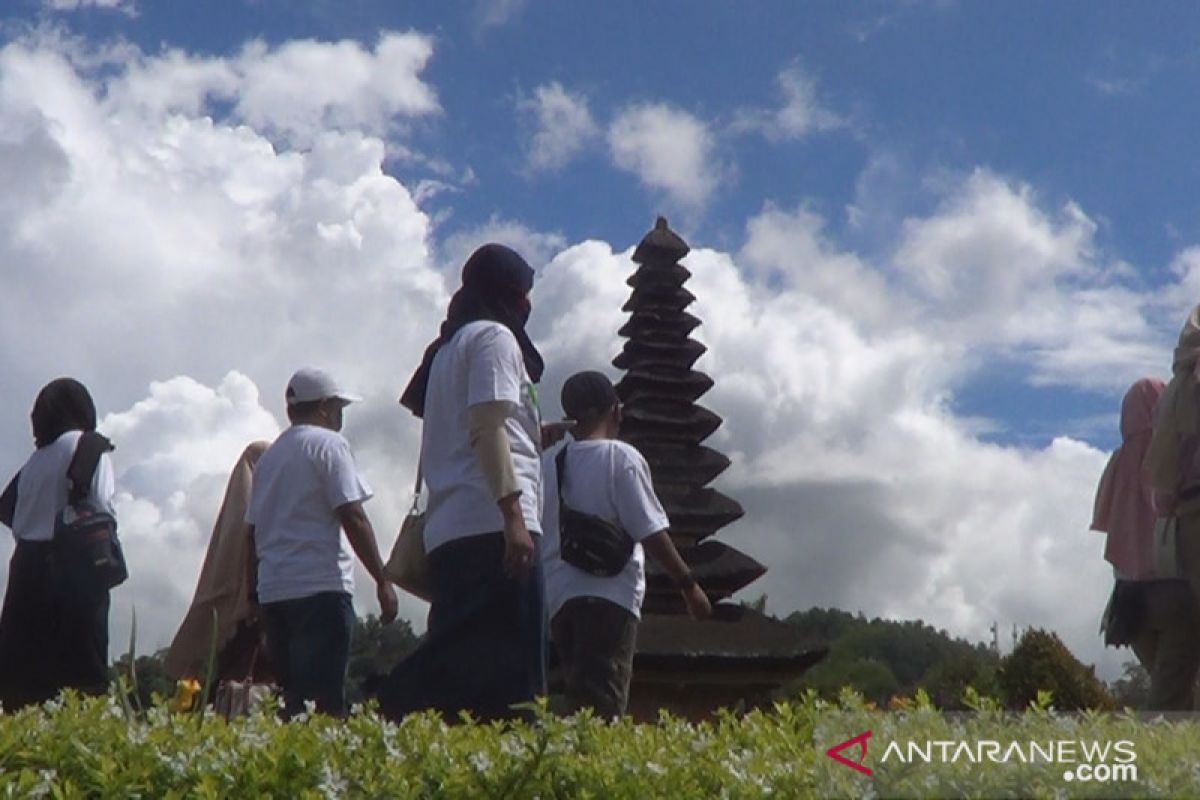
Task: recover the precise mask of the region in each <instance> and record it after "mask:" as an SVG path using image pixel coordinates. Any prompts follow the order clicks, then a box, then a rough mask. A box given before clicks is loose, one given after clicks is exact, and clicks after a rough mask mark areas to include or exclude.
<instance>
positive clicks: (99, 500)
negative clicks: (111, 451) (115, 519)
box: [88, 453, 117, 514]
mask: <svg viewBox="0 0 1200 800" xmlns="http://www.w3.org/2000/svg"><path fill="white" fill-rule="evenodd" d="M116 493H117V484H116V477H115V475H114V472H113V465H112V459H111V458H110V457H109V455H108V453H101V454H100V461H99V463H97V464H96V474H95V475H93V476H92V490H91V496H90V497H89V498H88V499H89V500H90V501H91V502H92V503H93V504H94V505H95V506H96V507H97V508H103V509H107V510H108V512H109V513H110V514H111V513H113V495H115V494H116Z"/></svg>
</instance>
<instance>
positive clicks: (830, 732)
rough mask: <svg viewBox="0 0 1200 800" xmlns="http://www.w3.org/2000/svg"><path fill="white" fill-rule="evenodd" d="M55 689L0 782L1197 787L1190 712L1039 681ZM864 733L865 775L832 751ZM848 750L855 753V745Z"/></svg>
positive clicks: (747, 793) (609, 791)
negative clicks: (188, 693) (465, 709)
mask: <svg viewBox="0 0 1200 800" xmlns="http://www.w3.org/2000/svg"><path fill="white" fill-rule="evenodd" d="M118 697H119V695H117V694H116V693H114V695H113V696H112V697H107V698H86V699H84V698H80V697H78V696H75V695H73V694H69V693H68V694H66V695H64V696H63V697H62V698H61V699H59V700H56V701H53V702H51V703H48V704H46V705H45V706H43V707H40V708H31V709H26V710H24V711H22V712H20V713H16V714H0V797H5V796H7V797H99V798H130V797H146V798H150V797H153V798H158V797H189V798H191V797H199V798H221V800H236V799H238V798H245V797H278V798H293V797H295V798H308V797H311V798H319V797H354V798H357V797H368V798H371V797H378V798H384V797H388V798H393V797H395V798H405V797H427V798H460V797H462V798H476V797H480V798H501V797H508V798H653V797H663V798H693V797H695V798H709V797H717V798H720V797H725V798H766V797H772V798H803V797H829V796H834V797H863V796H876V797H891V796H897V797H1135V796H1136V797H1144V796H1153V797H1175V796H1196V795H1197V794H1200V722H1197V721H1196V720H1195V719H1193V718H1186V719H1176V720H1164V719H1162V718H1152V719H1144V718H1139V717H1137V716H1135V715H1132V714H1126V713H1120V714H1101V713H1097V712H1089V713H1086V714H1083V715H1064V714H1060V713H1058V712H1055V711H1053V710H1052V709H1051V698H1050V697H1049V695H1048V694H1046V693H1043V694H1042V695H1041V696H1040V697H1039V698H1038V699H1037V700H1036V701H1035V702H1034V703H1033V704H1032V705H1031V707H1030V709H1029V710H1027V711H1025V712H1024V713H1021V714H1008V713H1006V712H1004V711H1003V710H1002V709H1001V708H1000V707H999V705H998V704H997V703H996V702H995V701H990V700H987V699H983V698H980V697H979V696H978V695H977V694H974V693H973V692H972V691H971V690H968V691H967V695H966V698H965V699H966V702H967V704H968V705H970V706H972V707H973V708H974V711H973V712H972V713H970V714H967V715H958V716H955V715H945V714H942V713H940V712H938V711H937V710H936V709H934V708H933V707H932V705H931V704H930V703H929V702H928V700H927V698H925V697H924V696H920V695H919V696H918V697H917V698H916V699H915V700H914V701H910V702H906V703H900V704H899V708H897V709H895V710H891V711H879V710H876V709H874V708H873V707H872V706H871V705H870V704H867V703H864V702H863V701H862V699H861V698H860V697H859V696H857V695H855V694H852V693H850V692H847V693H845V694H843V696H842V697H841V698H840V699H839V700H838V701H837V702H836V703H830V702H827V701H823V700H820V699H818V698H817V697H816V696H815V694H814V693H810V694H809V695H807V696H805V697H803V698H801V699H800V700H798V701H797V702H794V703H781V704H779V705H776V706H775V707H774V708H772V709H770V710H768V711H756V712H752V713H749V714H746V715H744V716H740V717H739V716H734V715H732V714H729V715H724V716H721V717H719V718H718V719H716V720H715V721H713V722H711V723H704V724H691V723H687V722H684V721H681V720H678V719H674V718H671V717H668V716H665V715H664V716H663V717H662V718H661V719H660V720H659V721H658V723H657V724H654V725H637V724H633V723H631V722H621V723H618V724H614V725H610V724H607V723H605V722H602V721H599V720H596V719H594V718H592V717H590V716H588V715H580V716H577V717H574V718H567V719H562V718H558V717H555V716H552V715H550V714H548V713H546V712H545V710H544V709H539V711H538V712H537V713H538V721H537V722H536V723H535V724H532V725H526V724H519V723H514V724H509V725H502V724H493V725H480V724H473V723H468V724H459V725H454V726H446V725H444V724H442V723H441V722H440V721H438V720H436V719H435V718H434V717H432V716H431V715H417V716H412V717H410V718H408V719H406V720H405V721H404V722H403V723H402V724H393V723H390V722H387V721H384V720H382V719H380V718H379V717H378V716H377V715H375V714H374V713H373V712H372V711H371V710H370V709H367V710H361V709H360V710H357V711H356V713H354V714H353V715H352V716H351V718H350V719H348V720H346V721H337V720H331V719H328V718H324V717H320V716H315V717H313V718H310V719H302V720H300V721H296V722H293V723H290V724H282V723H280V722H279V721H278V720H277V719H276V717H275V715H274V713H273V711H274V709H272V708H265V709H263V710H260V711H259V712H258V713H256V714H254V715H252V716H250V717H246V718H242V719H238V720H236V721H234V722H232V723H226V722H225V721H224V720H222V719H220V718H218V717H214V716H213V715H212V714H197V713H180V712H172V711H170V710H169V707H168V704H165V703H158V704H157V705H155V706H154V707H153V708H150V709H149V710H146V711H133V710H132V709H130V708H129V707H128V706H125V705H124V704H122V703H121V702H120V701H119V699H117V698H118ZM861 730H872V731H873V737H872V738H871V740H870V750H869V753H868V755H867V757H866V759H865V760H864V761H863V764H864V765H865V766H869V767H871V768H872V769H873V770H874V774H873V775H872V776H870V777H868V776H865V775H862V774H860V773H859V772H857V771H855V770H853V769H851V768H849V767H846V766H844V765H842V764H838V763H836V762H834V761H833V760H832V759H830V758H828V757H826V755H825V751H826V750H827V749H829V748H830V747H832V746H834V745H836V744H838V743H839V742H840V741H843V740H845V739H849V738H851V737H852V736H855V735H857V734H859V733H860V731H861ZM910 739H938V740H944V739H968V740H978V739H998V740H1002V741H1008V740H1012V741H1050V740H1052V739H1100V740H1128V741H1130V742H1132V743H1133V744H1134V746H1135V747H1136V752H1137V761H1136V766H1137V772H1138V774H1137V777H1136V779H1133V780H1130V779H1125V781H1124V782H1121V783H1106V784H1102V783H1097V782H1092V783H1080V782H1074V783H1071V782H1068V781H1067V780H1066V779H1064V767H1063V766H1062V765H1051V766H1047V765H1040V766H1039V765H1031V766H1028V767H1026V766H1024V765H1015V764H1006V765H996V764H990V765H982V766H981V765H978V764H974V765H973V764H970V763H955V764H949V765H945V764H943V765H938V766H928V765H915V764H896V763H883V761H882V758H881V757H882V755H883V753H884V748H885V747H886V746H887V744H888V743H889V742H891V741H895V742H900V741H904V740H910ZM853 757H855V758H856V757H857V756H853Z"/></svg>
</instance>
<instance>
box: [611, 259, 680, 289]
mask: <svg viewBox="0 0 1200 800" xmlns="http://www.w3.org/2000/svg"><path fill="white" fill-rule="evenodd" d="M690 277H692V273H691V270H689V269H688V268H687V267H685V266H683V265H682V264H666V265H663V266H658V265H654V266H646V267H644V268H642V269H639V270H638V271H637V272H635V273H633V274H632V275H630V276H629V277H628V278H626V279H625V285H626V286H629V287H631V288H633V289H638V288H648V287H652V286H667V287H673V288H678V287H680V286H683V284H684V283H686V282H687V279H688V278H690Z"/></svg>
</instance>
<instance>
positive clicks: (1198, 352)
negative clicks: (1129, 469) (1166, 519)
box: [1146, 305, 1200, 492]
mask: <svg viewBox="0 0 1200 800" xmlns="http://www.w3.org/2000/svg"><path fill="white" fill-rule="evenodd" d="M1198 364H1200V305H1198V306H1196V307H1195V308H1193V309H1192V313H1191V314H1189V315H1188V318H1187V321H1186V322H1184V323H1183V330H1182V331H1180V332H1179V344H1178V346H1176V348H1175V355H1174V358H1173V359H1172V362H1171V373H1172V374H1171V382H1170V383H1168V384H1167V388H1166V389H1165V390H1164V391H1163V395H1162V398H1161V399H1160V400H1159V401H1158V412H1157V414H1156V416H1155V421H1154V436H1153V437H1152V438H1151V439H1150V449H1149V450H1148V451H1147V453H1146V466H1147V468H1148V469H1149V470H1150V481H1151V483H1152V484H1153V485H1154V488H1156V489H1160V490H1162V491H1164V492H1175V491H1177V490H1178V489H1179V478H1180V474H1181V472H1180V464H1179V445H1180V443H1181V440H1182V439H1183V438H1184V437H1186V436H1194V435H1195V434H1196V433H1197V430H1198V425H1197V423H1198V422H1200V408H1198V407H1197V406H1198V403H1200V394H1198V393H1197V380H1196V379H1197V375H1196V371H1197V365H1198Z"/></svg>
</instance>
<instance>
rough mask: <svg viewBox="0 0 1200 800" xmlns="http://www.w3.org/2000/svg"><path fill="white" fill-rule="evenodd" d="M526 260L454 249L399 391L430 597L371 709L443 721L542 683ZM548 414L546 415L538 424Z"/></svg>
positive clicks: (537, 471)
mask: <svg viewBox="0 0 1200 800" xmlns="http://www.w3.org/2000/svg"><path fill="white" fill-rule="evenodd" d="M533 276H534V273H533V270H532V269H531V268H530V267H529V265H528V264H527V263H525V259H523V258H521V256H520V255H518V254H517V253H516V252H514V251H513V250H511V249H510V248H508V247H505V246H503V245H499V244H488V245H484V246H483V247H481V248H479V249H478V250H476V251H475V252H474V253H472V254H471V257H470V258H468V259H467V262H466V264H465V265H464V266H463V270H462V285H461V287H460V288H459V289H458V291H457V292H456V293H455V294H454V296H453V298H452V299H451V300H450V306H449V308H448V309H447V312H446V319H445V321H444V322H443V323H442V325H441V328H440V330H439V332H438V337H437V338H436V339H435V340H434V341H433V342H432V343H430V345H429V347H428V348H426V350H425V355H424V357H423V359H422V360H421V364H420V366H419V367H418V368H417V371H416V374H414V375H413V377H412V379H411V380H410V381H409V384H408V387H407V388H406V389H405V390H404V394H403V395H402V397H401V398H400V402H401V404H402V405H404V406H405V407H406V408H408V409H409V410H411V411H412V412H413V413H414V414H416V415H417V416H418V417H420V418H422V420H424V424H423V426H422V433H421V466H422V468H423V474H424V477H425V484H426V486H427V487H428V498H429V502H428V507H427V510H426V514H425V529H424V544H425V549H426V551H427V553H428V556H429V567H430V573H431V583H432V586H433V597H432V602H431V608H430V611H429V625H428V630H427V633H426V636H425V638H424V640H423V641H422V644H421V646H420V647H419V648H418V649H417V650H416V652H414V653H413V654H412V655H411V656H410V657H409V658H407V659H406V660H405V661H403V662H401V664H400V665H399V666H398V667H397V668H396V669H395V670H394V671H393V672H392V674H391V675H390V676H389V677H388V678H387V679H386V680H385V681H384V682H383V684H382V685H381V687H380V692H379V700H380V710H381V711H382V712H383V713H384V714H385V715H387V716H389V717H392V718H399V717H401V716H403V715H404V714H406V713H408V712H410V711H415V710H419V709H425V708H433V709H436V710H438V711H440V712H441V713H442V714H443V716H444V717H445V718H447V719H449V720H454V719H457V717H458V714H459V712H461V711H469V712H470V713H471V714H472V715H473V716H474V717H475V718H477V719H494V718H501V717H508V716H512V715H513V714H514V712H513V709H512V706H513V705H514V704H518V703H523V702H528V701H530V700H532V699H533V698H534V697H535V696H536V695H539V694H543V693H544V692H545V653H546V636H545V619H544V617H545V607H544V601H543V585H542V575H541V561H540V559H539V557H538V540H539V539H540V538H541V534H540V531H541V503H540V498H541V447H542V444H543V441H544V440H545V439H546V431H544V430H543V428H542V425H541V414H540V412H539V411H538V408H537V391H536V386H535V384H536V383H537V382H538V381H539V380H541V377H542V373H543V371H544V364H543V362H542V357H541V355H540V354H539V353H538V351H537V348H536V347H534V345H533V342H532V341H530V339H529V335H528V334H527V333H526V332H525V324H526V322H527V321H528V319H529V314H530V308H531V307H530V302H529V291H530V289H531V288H532V286H533ZM548 427H549V426H548Z"/></svg>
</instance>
